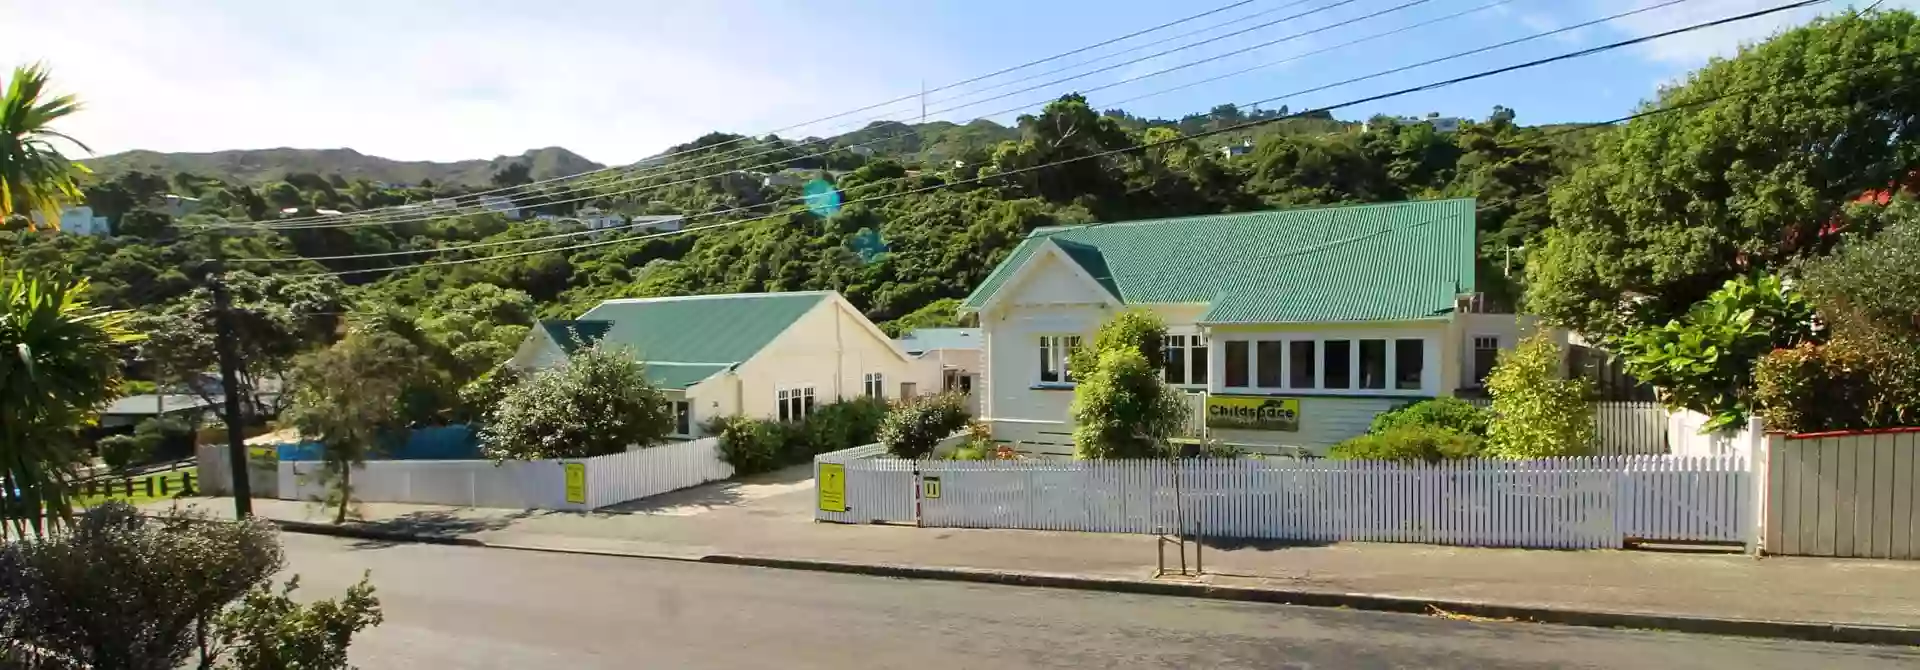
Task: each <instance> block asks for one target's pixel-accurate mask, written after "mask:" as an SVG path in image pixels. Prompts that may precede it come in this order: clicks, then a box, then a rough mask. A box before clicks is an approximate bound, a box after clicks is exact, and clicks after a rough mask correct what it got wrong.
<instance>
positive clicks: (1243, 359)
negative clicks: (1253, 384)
mask: <svg viewBox="0 0 1920 670" xmlns="http://www.w3.org/2000/svg"><path fill="white" fill-rule="evenodd" d="M1226 366H1227V379H1226V385H1227V386H1228V387H1230V388H1246V387H1247V341H1246V340H1227V361H1226Z"/></svg>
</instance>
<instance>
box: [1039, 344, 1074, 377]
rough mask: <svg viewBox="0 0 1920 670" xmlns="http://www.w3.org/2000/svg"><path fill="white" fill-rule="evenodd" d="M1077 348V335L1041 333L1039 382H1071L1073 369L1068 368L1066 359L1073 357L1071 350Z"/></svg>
mask: <svg viewBox="0 0 1920 670" xmlns="http://www.w3.org/2000/svg"><path fill="white" fill-rule="evenodd" d="M1079 348H1080V336H1079V335H1041V336H1040V383H1042V384H1071V383H1073V370H1070V369H1068V363H1067V361H1068V360H1070V359H1071V358H1073V352H1074V351H1075V350H1077V349H1079Z"/></svg>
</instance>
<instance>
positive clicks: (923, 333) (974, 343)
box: [899, 328, 981, 415]
mask: <svg viewBox="0 0 1920 670" xmlns="http://www.w3.org/2000/svg"><path fill="white" fill-rule="evenodd" d="M980 341H981V336H980V329H979V328H916V329H914V330H913V331H911V332H908V333H907V334H905V335H902V336H900V339H899V343H900V348H901V349H902V350H904V351H906V352H907V355H909V356H914V357H917V358H923V359H927V360H929V361H931V362H932V364H933V365H937V366H939V370H940V390H942V391H958V392H960V393H964V394H966V395H967V397H968V402H969V403H970V404H971V406H972V408H973V413H974V414H975V415H978V414H979V413H980V396H978V395H976V394H975V393H974V392H973V389H974V386H975V385H976V383H977V382H978V381H979V379H980Z"/></svg>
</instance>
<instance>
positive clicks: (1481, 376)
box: [1473, 336, 1500, 386]
mask: <svg viewBox="0 0 1920 670" xmlns="http://www.w3.org/2000/svg"><path fill="white" fill-rule="evenodd" d="M1499 359H1500V338H1499V337H1495V336H1475V337H1474V338H1473V383H1474V384H1476V385H1482V386H1484V385H1486V383H1487V375H1488V374H1490V373H1492V372H1493V363H1494V361H1497V360H1499Z"/></svg>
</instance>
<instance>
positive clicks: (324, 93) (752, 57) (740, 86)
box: [0, 0, 1920, 164]
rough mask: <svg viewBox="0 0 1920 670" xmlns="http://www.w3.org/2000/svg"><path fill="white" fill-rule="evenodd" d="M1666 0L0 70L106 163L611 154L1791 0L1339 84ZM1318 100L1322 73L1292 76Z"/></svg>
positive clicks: (1596, 100)
mask: <svg viewBox="0 0 1920 670" xmlns="http://www.w3.org/2000/svg"><path fill="white" fill-rule="evenodd" d="M1673 1H1674V0H1250V1H1248V2H1244V3H1238V4H1236V2H1235V0H1203V1H1201V2H1193V3H1184V2H1167V1H1166V0H1044V1H1041V2H1035V1H1034V0H810V1H804V2H803V1H800V0H784V1H783V0H702V1H700V2H669V1H666V0H631V1H622V0H548V1H547V2H524V1H500V0H409V1H407V2H392V1H390V0H387V1H380V0H333V1H331V2H326V3H321V4H319V5H312V4H306V3H284V2H260V1H258V0H59V1H58V2H48V1H47V0H0V24H6V25H7V28H8V30H6V33H7V39H6V40H0V66H12V65H19V64H24V63H28V62H34V61H41V62H44V63H46V64H47V65H48V66H50V67H51V69H52V71H53V76H54V86H55V88H56V89H57V90H59V91H61V92H68V93H74V94H77V95H79V96H80V97H81V99H82V100H83V101H84V103H85V104H86V109H85V110H84V111H82V112H81V113H79V114H77V115H75V116H73V117H71V118H70V120H68V121H65V122H63V124H62V125H61V126H59V128H58V129H59V130H61V131H63V132H66V133H67V134H69V135H72V136H74V137H76V138H78V139H80V140H82V141H84V142H87V143H88V145H89V147H90V148H91V149H92V150H93V151H94V152H95V153H96V154H109V153H115V152H120V151H125V150H129V149H150V150H156V151H216V150H222V149H262V148H271V147H300V148H338V147H350V148H353V149H356V150H359V151H361V152H362V153H367V154H372V155H377V156H384V157H388V158H394V159H401V160H437V161H451V160H461V159H470V158H491V157H494V156H497V155H512V154H519V153H521V152H523V151H526V150H527V149H531V148H536V147H545V146H563V147H566V148H568V149H571V150H573V151H575V152H577V153H579V154H581V155H583V156H586V157H587V158H590V159H593V160H595V161H599V162H602V163H608V164H621V163H629V162H633V161H637V160H640V159H642V158H645V157H647V156H649V155H653V154H655V153H658V152H660V151H662V150H663V149H665V148H666V147H668V146H670V145H673V144H677V143H681V142H685V141H688V140H690V139H692V138H694V137H697V136H699V135H701V134H703V133H706V132H709V131H714V130H721V131H727V132H737V133H748V134H754V135H763V134H767V133H769V132H777V133H778V134H779V135H781V136H783V137H807V136H829V135H833V134H837V133H840V132H846V131H848V130H852V129H855V128H858V127H860V126H861V125H864V124H865V123H867V122H870V121H872V120H876V119H881V118H886V119H894V120H902V121H917V120H920V119H921V118H922V116H921V114H922V111H923V109H924V111H925V112H926V117H925V118H929V119H945V120H951V121H958V122H964V121H967V120H971V119H974V118H981V117H986V118H992V119H994V120H996V121H1000V122H1002V123H1011V122H1013V120H1014V119H1015V118H1016V117H1017V115H1018V114H1019V113H1022V112H1026V111H1033V110H1037V109H1038V108H1039V107H1040V106H1041V105H1042V104H1044V103H1045V101H1047V100H1049V99H1051V98H1054V97H1057V96H1059V95H1061V94H1064V93H1068V92H1073V91H1084V92H1086V95H1087V96H1088V98H1089V100H1090V102H1092V103H1093V104H1094V105H1095V106H1096V107H1098V108H1101V109H1110V108H1114V107H1119V108H1123V109H1126V110H1127V111H1129V112H1132V113H1134V114H1136V115H1141V116H1149V117H1166V118H1177V117H1179V116H1181V115H1184V114H1188V113H1194V112H1201V111H1205V110H1207V109H1209V108H1211V107H1213V106H1214V105H1218V104H1222V103H1234V104H1239V105H1242V106H1245V105H1247V104H1248V103H1254V102H1258V101H1265V102H1263V103H1262V104H1261V105H1260V106H1261V107H1263V108H1277V107H1278V106H1280V105H1288V106H1289V107H1290V108H1291V109H1294V110H1299V109H1305V108H1312V107H1318V106H1322V105H1333V104H1337V103H1341V102H1344V101H1348V100H1353V99H1357V98H1362V97H1366V96H1369V95H1374V94H1378V93H1382V92H1386V91H1391V90H1396V89H1400V88H1405V87H1408V86H1413V85H1416V84H1423V83H1427V82H1431V81H1436V80H1440V79H1445V78H1448V77H1452V76H1458V75H1460V74H1464V73H1467V72H1471V71H1475V70H1481V69H1487V68H1492V67H1499V66H1502V65H1506V64H1511V63H1517V62H1522V61H1526V60H1531V59H1536V58H1541V57H1545V56H1550V55H1554V54H1558V53H1563V52H1568V51H1574V50H1578V49H1581V48H1585V47H1590V46H1595V45H1599V44H1605V43H1609V42H1614V41H1618V40H1622V39H1627V38H1630V37H1635V36H1640V35H1644V34H1648V33H1652V32H1658V31H1663V30H1669V29H1672V28H1675V27H1679V26H1682V25H1686V24H1689V23H1694V22H1698V21H1703V20H1708V19H1712V18H1719V17H1723V16H1731V15H1735V14H1740V13H1744V12H1748V11H1753V10H1755V9H1760V8H1764V7H1771V6H1775V5H1779V4H1783V3H1784V2H1785V0H1681V1H1680V2H1679V3H1678V4H1675V5H1672V6H1669V7H1663V8H1656V9H1651V10H1649V11H1646V12H1644V13H1641V14H1637V15H1634V16H1630V17H1624V18H1620V19H1617V20H1613V21H1608V22H1605V23H1601V24H1598V25H1594V26H1590V27H1587V28H1581V29H1578V30H1573V31H1569V32H1563V33H1560V34H1557V35H1551V36H1546V37H1541V38H1537V39H1533V40H1531V41H1528V42H1524V43H1521V44H1517V45H1513V46H1509V47H1504V48H1500V49H1496V50H1492V51H1488V52H1486V53H1482V54H1477V55H1474V56H1470V57H1465V58H1458V59H1454V60H1448V61H1444V62H1440V63H1435V64H1432V65H1427V66H1424V67H1420V68H1416V69H1412V70H1409V71H1406V72H1402V73H1398V74H1392V75H1387V76H1380V77H1375V78H1370V79H1366V80H1364V81H1358V82H1354V83H1350V84H1344V85H1339V86H1330V85H1332V84H1336V83H1338V82H1342V81H1345V80H1348V79H1353V78H1357V77H1365V76H1368V75H1373V74H1376V73H1380V72H1383V71H1386V70H1388V69H1392V68H1397V67H1401V66H1405V65H1409V64H1413V63H1419V62H1421V61H1425V60H1429V59H1434V58H1439V57H1443V56H1447V55H1451V54H1454V53H1458V52H1461V51H1466V50H1470V49H1476V48H1480V47H1484V46H1490V45H1494V44H1498V43H1500V42H1504V41H1507V40H1513V39H1518V38H1521V37H1526V36H1529V35H1534V34H1538V33H1540V32H1543V31H1547V30H1554V29H1558V28H1564V27H1568V26H1572V25H1575V24H1579V23H1582V22H1586V21H1590V20H1594V19H1599V18H1602V17H1606V16H1608V15H1611V14H1616V13H1619V12H1623V11H1628V10H1631V9H1636V8H1643V7H1653V6H1656V5H1660V4H1663V3H1667V2H1673ZM1496 3H1497V4H1496ZM1852 4H1855V3H1849V2H1847V1H1846V0H1834V1H1832V2H1827V3H1824V4H1820V5H1815V6H1813V7H1810V8H1805V9H1800V10H1795V11H1791V12H1785V13H1782V14H1777V15H1773V16H1769V17H1764V18H1761V19H1755V20H1751V21H1747V22H1743V23H1739V24H1734V25H1730V26H1725V27H1722V28H1717V29H1713V30H1708V31H1701V32H1697V33H1690V34H1686V35H1681V36H1676V37H1672V38H1667V39H1664V40H1659V41H1655V42H1652V43H1648V44H1644V45H1640V46H1636V47H1631V48H1627V49H1621V50H1616V51H1611V52H1606V53H1603V54H1600V55H1596V56H1592V57H1588V58H1581V59H1576V60H1573V61H1569V62H1563V63H1558V64H1554V65H1548V66H1544V67H1541V68H1538V69H1535V70H1531V71H1523V72H1518V73H1512V74H1507V75H1502V76H1499V77H1494V78H1489V79H1484V80H1480V81H1476V82H1471V83H1467V84H1463V85H1459V86H1454V87H1449V88H1445V89H1441V90H1436V91H1428V92H1422V93H1419V94H1414V95H1407V96H1403V97H1399V98H1393V99H1389V100H1381V101H1377V102H1373V103H1368V104H1364V105H1360V106H1355V107H1346V108H1342V109H1339V110H1337V111H1335V112H1334V114H1335V116H1338V117H1340V118H1347V119H1363V118H1367V117H1369V116H1372V115H1374V114H1381V113H1385V114H1401V115H1425V114H1427V113H1430V112H1438V113H1440V114H1442V115H1445V116H1459V117H1468V118H1479V117H1485V116H1486V115H1487V114H1488V113H1489V112H1491V110H1492V109H1493V107H1494V106H1495V105H1504V106H1506V107H1510V108H1513V109H1515V110H1516V111H1517V112H1518V114H1519V120H1520V121H1521V122H1522V123H1527V124H1534V123H1558V122H1577V121H1598V120H1605V119H1611V118H1615V117H1619V116H1624V115H1626V114H1628V113H1631V112H1632V111H1633V110H1634V108H1635V107H1636V105H1638V104H1640V103H1641V102H1642V101H1644V100H1647V99H1650V98H1651V97H1653V96H1654V95H1655V94H1656V92H1657V91H1658V90H1659V87H1660V86H1661V85H1663V84H1667V83H1671V82H1674V81H1677V80H1682V79H1683V78H1684V77H1685V75H1686V73H1687V72H1689V71H1691V70H1693V69H1694V68H1697V67H1699V66H1700V65H1702V64H1704V63H1706V62H1707V61H1708V59H1710V58H1713V57H1716V56H1727V55H1731V54H1733V53H1735V52H1736V50H1737V49H1738V48H1739V46H1740V45H1741V44H1742V43H1744V42H1751V41H1753V40H1757V39H1763V38H1765V37H1766V36H1767V35H1770V34H1772V33H1774V32H1776V31H1778V30H1780V29H1782V28H1785V27H1789V26H1792V25H1798V24H1801V23H1804V22H1806V21H1808V20H1811V19H1812V18H1813V17H1815V16H1818V15H1822V14H1829V15H1831V14H1836V13H1842V12H1845V11H1847V8H1848V7H1850V6H1852ZM1857 4H1860V5H1862V6H1864V5H1866V4H1870V3H1867V2H1858V3H1857ZM1229 5H1233V6H1229ZM1488 5H1494V6H1491V7H1489V6H1488ZM1222 7H1225V8H1226V9H1222V10H1221V11H1218V12H1216V13H1213V14H1210V15H1207V16H1204V17H1200V18H1196V19H1192V20H1190V21H1187V22H1184V23H1180V24H1178V25H1174V26H1171V27H1168V28H1164V29H1161V30H1157V31H1152V32H1148V33H1145V34H1142V35H1139V36H1136V37H1132V38H1129V39H1126V40H1122V41H1119V42H1115V43H1113V44H1109V45H1106V46H1101V47H1098V48H1094V49H1090V50H1086V51H1082V52H1079V53H1072V54H1071V55H1065V56H1060V55H1061V54H1067V53H1069V52H1073V51H1074V50H1076V49H1081V48H1083V47H1088V46H1091V45H1095V44H1099V43H1101V42H1105V41H1108V40H1111V39H1113V38H1117V37H1121V36H1125V35H1128V34H1130V33H1134V32H1136V31H1142V30H1146V29H1149V28H1153V27H1155V26H1158V25H1160V24H1164V23H1168V22H1173V21H1178V20H1180V19H1185V18H1188V17H1191V16H1193V15H1195V14H1199V13H1201V12H1204V11H1208V10H1213V9H1217V8H1222ZM1882 7H1886V8H1907V9H1914V8H1920V0H1886V1H1885V2H1884V3H1883V4H1882ZM1469 10H1474V11H1469ZM1462 12H1467V13H1465V14H1463V15H1460V16H1457V17H1453V18H1446V19H1445V20H1440V21H1437V22H1435V23H1432V24H1430V25H1424V26H1419V27H1412V28H1409V29H1407V30H1405V31H1404V32H1401V33H1398V34H1394V35H1390V36H1386V37H1381V38H1376V39H1372V40H1370V41H1366V42H1362V43H1359V44H1352V45H1345V46H1343V45H1344V44H1345V43H1347V42H1350V41H1353V40H1359V39H1363V38H1367V37H1370V36H1373V35H1377V34H1379V33H1384V32H1387V31H1391V30H1396V29H1400V28H1403V27H1409V26H1418V24H1421V23H1422V22H1425V21H1429V20H1435V19H1442V18H1443V17H1448V16H1449V15H1454V14H1460V13H1462ZM1269 24H1270V25H1269ZM22 28H24V29H22ZM1235 33H1237V34H1235ZM1054 56H1060V57H1058V58H1056V59H1054V60H1050V61H1047V62H1044V63H1040V64H1038V65H1034V66H1031V67H1027V68H1023V69H1018V70H1014V71H1012V72H1007V73H1005V74H1001V75H997V76H994V77H991V78H986V79H980V80H979V81H974V82H972V83H964V84H961V82H967V81H969V80H973V79H976V78H979V77H981V76H982V75H988V74H991V73H995V72H998V71H1000V70H1003V69H1007V68H1011V67H1015V66H1019V65H1022V64H1024V63H1028V62H1030V61H1035V60H1040V59H1046V58H1049V57H1054ZM1207 59H1212V60H1207ZM1249 69H1251V71H1246V72H1244V73H1242V71H1244V70H1249ZM1236 73H1238V74H1236ZM1213 78H1218V80H1217V81H1204V80H1208V79H1213ZM955 84H959V85H955ZM1029 88H1030V89H1032V90H1023V89H1029ZM923 89H924V90H925V91H926V93H924V94H922V93H921V91H922V90H923ZM1169 89H1177V90H1169ZM1312 89H1323V90H1318V91H1313V92H1306V93H1301V92H1303V91H1311V90H1312ZM889 101H897V102H892V103H891V104H878V103H888V102H889ZM923 101H924V102H925V104H924V107H923V104H922V102H923ZM876 105H877V106H876ZM867 107H873V108H872V109H864V110H863V111H857V112H856V111H855V110H862V109H863V108H867ZM826 117H832V118H826ZM823 118H826V120H821V119H823ZM816 121H817V122H816ZM80 155H82V156H84V155H85V154H84V153H82V154H80Z"/></svg>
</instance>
